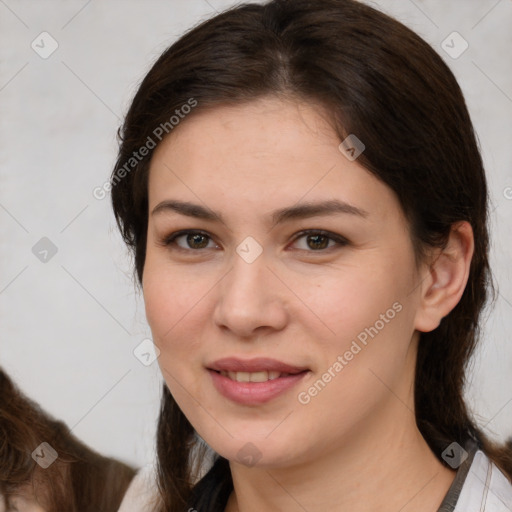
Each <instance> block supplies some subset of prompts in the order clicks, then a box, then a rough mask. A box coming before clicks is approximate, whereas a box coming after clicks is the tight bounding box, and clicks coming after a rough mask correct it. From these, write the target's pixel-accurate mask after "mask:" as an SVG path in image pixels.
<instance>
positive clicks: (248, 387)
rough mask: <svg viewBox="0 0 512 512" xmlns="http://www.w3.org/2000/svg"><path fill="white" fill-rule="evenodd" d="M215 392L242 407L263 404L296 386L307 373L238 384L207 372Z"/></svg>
mask: <svg viewBox="0 0 512 512" xmlns="http://www.w3.org/2000/svg"><path fill="white" fill-rule="evenodd" d="M208 372H209V373H210V375H211V376H212V379H213V384H214V386H215V387H216V388H217V391H218V392H219V393H221V394H222V395H224V396H225V397H226V398H229V399H230V400H232V401H233V402H237V403H239V404H244V405H255V404H263V403H265V402H268V401H269V400H272V399H273V398H275V397H277V396H279V395H281V394H282V393H284V392H285V391H287V390H289V389H290V388H292V387H293V386H295V385H297V384H298V383H299V382H300V381H301V380H302V379H303V378H304V376H305V375H307V374H308V373H309V371H304V372H301V373H297V374H295V375H287V376H286V377H278V378H277V379H272V380H267V381H266V382H238V381H236V380H231V379H230V378H229V377H225V376H224V375H221V374H220V373H217V372H216V371H214V370H208Z"/></svg>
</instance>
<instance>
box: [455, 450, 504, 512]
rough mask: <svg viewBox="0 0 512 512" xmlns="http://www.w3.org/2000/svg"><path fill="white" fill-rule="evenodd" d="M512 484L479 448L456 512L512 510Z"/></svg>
mask: <svg viewBox="0 0 512 512" xmlns="http://www.w3.org/2000/svg"><path fill="white" fill-rule="evenodd" d="M511 510H512V484H511V483H510V481H509V480H508V479H507V477H506V476H505V475H504V474H503V473H502V472H501V471H500V469H499V468H498V467H497V466H496V464H494V463H493V462H492V461H491V460H490V459H489V458H488V457H487V455H485V453H484V452H483V451H481V450H478V451H477V452H476V453H475V457H474V459H473V463H472V464H471V467H470V468H469V472H468V474H467V476H466V480H465V482H464V486H463V488H462V490H461V494H460V497H459V499H458V501H457V505H456V507H455V510H454V512H510V511H511Z"/></svg>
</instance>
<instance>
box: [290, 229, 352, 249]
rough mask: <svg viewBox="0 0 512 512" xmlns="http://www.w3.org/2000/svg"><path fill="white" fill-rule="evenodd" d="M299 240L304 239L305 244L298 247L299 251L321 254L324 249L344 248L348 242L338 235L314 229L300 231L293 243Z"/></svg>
mask: <svg viewBox="0 0 512 512" xmlns="http://www.w3.org/2000/svg"><path fill="white" fill-rule="evenodd" d="M300 239H305V244H304V245H303V247H299V249H300V250H305V251H308V252H321V251H324V250H325V249H330V248H332V247H333V246H335V245H338V246H344V245H347V244H348V241H347V240H346V239H345V238H343V237H341V236H339V235H336V234H334V233H330V232H328V231H321V230H314V229H311V230H307V231H302V232H301V233H299V235H298V236H297V237H296V238H295V241H294V243H296V242H297V240H300ZM330 242H333V244H331V245H329V243H330Z"/></svg>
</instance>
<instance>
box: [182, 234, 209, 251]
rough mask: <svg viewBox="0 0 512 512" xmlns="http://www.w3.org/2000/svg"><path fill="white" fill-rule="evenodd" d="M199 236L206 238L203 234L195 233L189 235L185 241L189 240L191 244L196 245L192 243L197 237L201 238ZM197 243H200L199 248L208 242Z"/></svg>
mask: <svg viewBox="0 0 512 512" xmlns="http://www.w3.org/2000/svg"><path fill="white" fill-rule="evenodd" d="M201 238H203V239H206V237H205V236H204V235H201V234H199V233H195V234H192V235H189V236H188V240H187V241H188V242H191V245H193V246H194V247H197V246H195V245H194V244H195V242H196V241H197V239H201ZM199 245H200V248H203V247H205V246H206V245H208V243H203V244H199Z"/></svg>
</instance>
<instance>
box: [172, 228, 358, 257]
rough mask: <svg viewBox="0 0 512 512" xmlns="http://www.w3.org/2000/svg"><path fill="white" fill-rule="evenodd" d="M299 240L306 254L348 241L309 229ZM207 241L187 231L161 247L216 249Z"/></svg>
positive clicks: (188, 249) (300, 235)
mask: <svg viewBox="0 0 512 512" xmlns="http://www.w3.org/2000/svg"><path fill="white" fill-rule="evenodd" d="M180 238H183V239H184V240H185V244H186V246H183V245H180V244H179V243H177V240H179V239H180ZM300 239H305V243H306V247H307V248H309V249H312V250H310V251H308V249H307V248H304V247H303V248H300V247H299V250H305V251H308V252H318V251H322V250H324V249H328V248H329V249H330V248H331V247H332V245H336V244H337V245H339V246H344V245H347V244H348V241H347V240H346V239H345V238H343V237H341V236H339V235H336V234H334V233H330V232H328V231H322V230H317V229H310V230H306V231H301V232H300V233H298V235H297V236H296V237H295V238H294V243H295V242H297V241H298V240H300ZM208 241H210V242H212V243H213V240H212V239H211V237H210V235H208V234H207V233H204V232H202V231H194V230H188V231H178V232H176V233H173V234H172V235H170V236H168V237H166V238H165V239H164V240H163V241H162V245H164V246H172V245H174V246H176V247H177V248H178V249H180V250H184V251H190V250H193V251H195V252H198V251H199V250H201V249H209V248H210V249H213V248H215V247H216V244H214V245H215V247H208ZM329 242H334V244H331V245H329Z"/></svg>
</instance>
